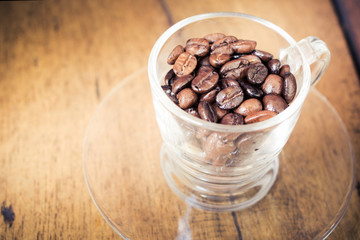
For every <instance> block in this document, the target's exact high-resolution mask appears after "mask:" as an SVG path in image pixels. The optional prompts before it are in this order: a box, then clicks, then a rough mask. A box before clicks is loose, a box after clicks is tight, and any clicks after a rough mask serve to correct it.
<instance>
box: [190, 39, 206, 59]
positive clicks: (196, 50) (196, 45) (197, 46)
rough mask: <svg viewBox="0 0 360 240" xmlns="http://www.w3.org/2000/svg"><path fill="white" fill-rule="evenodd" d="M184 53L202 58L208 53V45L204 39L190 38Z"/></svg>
mask: <svg viewBox="0 0 360 240" xmlns="http://www.w3.org/2000/svg"><path fill="white" fill-rule="evenodd" d="M185 50H186V52H188V53H190V54H191V55H194V56H198V57H203V56H205V55H206V54H208V53H209V51H210V44H209V42H208V41H207V40H206V39H205V38H191V39H189V40H188V41H187V42H186V47H185Z"/></svg>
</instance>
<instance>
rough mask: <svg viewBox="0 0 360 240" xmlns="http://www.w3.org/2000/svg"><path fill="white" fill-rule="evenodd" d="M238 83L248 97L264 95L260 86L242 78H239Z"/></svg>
mask: <svg viewBox="0 0 360 240" xmlns="http://www.w3.org/2000/svg"><path fill="white" fill-rule="evenodd" d="M239 84H240V86H241V88H242V89H243V90H244V93H245V96H246V97H248V98H261V97H262V96H263V95H264V93H263V91H262V90H261V89H260V88H257V87H255V86H254V85H252V84H250V83H248V82H247V81H246V80H244V79H241V80H239Z"/></svg>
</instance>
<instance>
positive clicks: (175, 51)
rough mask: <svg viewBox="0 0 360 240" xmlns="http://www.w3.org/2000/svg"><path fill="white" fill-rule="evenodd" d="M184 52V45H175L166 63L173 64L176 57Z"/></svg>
mask: <svg viewBox="0 0 360 240" xmlns="http://www.w3.org/2000/svg"><path fill="white" fill-rule="evenodd" d="M183 52H184V47H183V46H181V45H177V46H176V47H175V48H174V49H173V50H172V51H171V53H170V55H169V57H168V59H167V63H168V64H170V65H173V64H174V63H175V61H176V59H177V58H178V57H179V56H180V54H182V53H183Z"/></svg>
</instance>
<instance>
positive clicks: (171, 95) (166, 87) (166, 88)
mask: <svg viewBox="0 0 360 240" xmlns="http://www.w3.org/2000/svg"><path fill="white" fill-rule="evenodd" d="M161 88H162V89H163V90H164V92H165V93H166V95H167V96H168V97H169V98H170V99H171V101H173V102H174V103H175V104H179V101H178V100H177V98H176V96H175V94H174V93H173V92H172V91H171V86H170V85H162V86H161Z"/></svg>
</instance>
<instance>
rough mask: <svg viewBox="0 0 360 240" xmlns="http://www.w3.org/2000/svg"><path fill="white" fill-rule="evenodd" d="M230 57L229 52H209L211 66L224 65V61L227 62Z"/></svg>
mask: <svg viewBox="0 0 360 240" xmlns="http://www.w3.org/2000/svg"><path fill="white" fill-rule="evenodd" d="M230 59H231V55H229V54H221V53H218V54H216V53H213V54H210V57H209V62H210V64H211V66H213V67H215V68H219V67H221V66H222V65H224V64H225V63H227V62H228V61H230Z"/></svg>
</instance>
